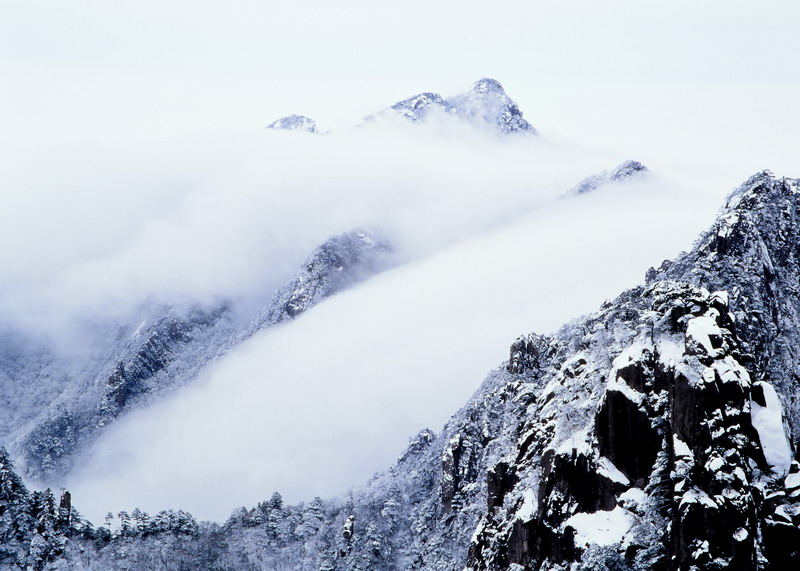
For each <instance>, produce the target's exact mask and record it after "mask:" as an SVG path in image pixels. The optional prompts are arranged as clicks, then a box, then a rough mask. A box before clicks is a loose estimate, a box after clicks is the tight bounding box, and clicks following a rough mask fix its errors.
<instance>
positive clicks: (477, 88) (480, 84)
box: [472, 77, 506, 95]
mask: <svg viewBox="0 0 800 571" xmlns="http://www.w3.org/2000/svg"><path fill="white" fill-rule="evenodd" d="M472 91H474V92H475V93H498V94H500V95H505V94H506V92H505V90H504V89H503V86H502V85H501V84H500V82H499V81H497V80H496V79H492V78H490V77H484V78H482V79H479V80H478V81H476V82H475V83H474V84H473V85H472Z"/></svg>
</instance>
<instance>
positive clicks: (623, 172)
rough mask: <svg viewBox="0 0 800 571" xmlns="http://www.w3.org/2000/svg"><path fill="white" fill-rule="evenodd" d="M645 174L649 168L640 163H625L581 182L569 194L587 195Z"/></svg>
mask: <svg viewBox="0 0 800 571" xmlns="http://www.w3.org/2000/svg"><path fill="white" fill-rule="evenodd" d="M644 172H647V167H646V166H644V165H643V164H642V163H640V162H639V161H625V162H624V163H622V164H621V165H619V166H617V167H616V168H614V169H612V170H610V171H603V172H601V173H599V174H595V175H592V176H590V177H587V178H585V179H583V180H582V181H581V182H579V183H578V184H576V185H575V186H574V187H572V188H571V189H570V190H569V191H568V192H567V194H568V195H574V194H585V193H587V192H592V191H594V190H597V189H598V188H600V187H601V186H603V185H606V184H609V183H613V182H619V181H621V180H625V179H628V178H631V177H633V176H636V175H639V174H642V173H644Z"/></svg>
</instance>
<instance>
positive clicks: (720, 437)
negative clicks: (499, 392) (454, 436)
mask: <svg viewBox="0 0 800 571" xmlns="http://www.w3.org/2000/svg"><path fill="white" fill-rule="evenodd" d="M798 213H800V196H798V181H786V180H776V179H774V178H773V177H771V176H770V175H769V174H768V173H760V174H759V175H757V176H755V177H753V178H752V179H751V180H749V181H748V182H747V183H745V185H743V186H742V187H741V188H740V189H739V190H738V191H737V192H736V193H735V194H734V195H733V196H732V197H731V199H730V200H729V202H728V205H727V208H726V210H725V211H724V212H723V214H722V216H721V217H720V219H719V220H718V221H717V223H716V224H715V225H714V227H713V228H712V229H711V231H709V232H708V233H706V234H705V235H704V236H703V237H701V239H700V241H699V242H698V245H697V247H696V248H695V249H694V250H693V251H692V252H691V253H690V254H687V255H684V256H683V257H682V258H680V259H679V260H677V261H676V262H674V263H668V264H664V265H663V266H662V269H661V270H659V271H656V270H653V271H651V272H649V274H648V286H647V287H646V288H643V289H637V290H632V291H630V292H626V294H623V296H621V297H620V298H618V299H617V300H615V301H614V302H613V303H611V304H607V305H606V306H605V307H604V309H603V310H602V311H601V312H600V313H599V314H597V315H594V316H590V317H588V318H586V319H585V320H582V321H581V322H577V323H575V324H572V325H571V326H568V327H565V328H564V329H563V330H562V331H561V332H559V334H558V335H556V336H555V337H554V338H553V340H552V341H551V346H556V347H558V349H557V350H556V355H557V357H556V358H555V359H551V360H550V362H551V363H554V365H555V366H553V367H552V368H551V369H550V370H547V369H546V368H545V369H542V368H541V365H539V367H538V368H535V369H534V368H531V369H530V370H527V371H526V369H527V367H528V365H527V363H531V364H532V363H534V362H535V360H532V359H528V360H526V355H527V354H528V353H531V354H538V352H536V351H530V350H529V349H528V343H527V342H526V340H525V339H520V340H517V342H515V343H514V345H512V349H511V357H512V358H511V360H510V362H509V371H511V372H514V373H516V374H517V375H518V376H521V377H523V378H527V379H528V381H527V382H528V383H530V385H531V386H535V387H536V388H535V389H534V394H535V395H536V399H535V401H533V402H532V403H531V404H530V405H529V406H528V409H527V411H526V412H525V414H524V415H523V417H522V419H521V420H520V425H519V434H520V437H519V439H518V441H517V444H516V446H515V449H514V450H512V454H513V455H514V457H515V460H514V462H512V463H511V464H510V466H509V465H506V464H502V465H500V467H501V470H500V471H502V472H507V471H508V470H509V469H513V471H514V473H515V478H514V481H515V482H516V483H515V484H513V485H512V488H511V489H510V490H504V494H503V496H504V500H503V502H502V505H500V503H499V502H498V500H497V499H496V498H495V499H492V500H491V501H489V502H488V503H487V512H486V515H485V516H484V518H483V520H482V522H481V524H480V526H479V533H477V534H476V537H475V540H474V541H473V542H472V545H471V547H470V557H469V565H468V567H469V568H471V569H495V568H507V567H509V566H512V565H515V564H516V565H520V566H521V567H522V568H524V569H555V568H559V569H561V568H566V567H567V566H569V565H571V564H578V565H582V566H583V567H579V568H585V569H592V568H603V567H601V565H604V566H606V567H608V568H621V569H626V568H628V569H665V570H666V569H670V570H671V569H680V570H690V569H737V570H738V569H786V568H793V567H795V566H797V565H798V564H800V559H798V557H799V555H798V553H799V552H798V549H797V547H796V545H797V542H798V540H800V502H798V499H800V494H798V493H797V485H798V483H800V478H798V477H797V476H794V475H793V472H792V471H793V470H795V471H800V467H797V466H798V465H797V463H796V462H793V456H794V454H795V453H794V452H793V450H797V437H796V434H797V410H796V407H794V406H793V404H794V402H796V399H797V398H798V392H799V391H800V386H799V385H798V377H797V376H796V375H795V373H794V370H795V368H796V367H797V364H796V362H794V361H793V360H791V357H790V353H789V352H788V351H787V347H789V346H792V345H794V344H795V343H796V342H797V341H798V340H800V339H798V338H797V337H796V335H797V334H796V333H795V331H797V330H799V329H798V326H800V322H798V320H797V311H798V306H800V300H799V299H798V298H797V296H796V295H794V296H792V295H791V293H790V292H793V291H795V288H796V287H797V284H798V283H800V282H798V269H800V268H798V265H797V263H796V258H795V254H796V250H797V247H798V246H797V244H798V243H800V226H798V225H797V223H796V222H797V216H798ZM704 284H705V285H708V286H710V288H715V289H717V288H719V291H716V292H715V293H709V290H708V289H706V288H705V287H703V285H704ZM767 316H769V317H768V318H767ZM767 319H769V321H767ZM765 321H766V323H765ZM765 326H766V327H765ZM780 326H782V327H780ZM765 329H766V330H765ZM784 422H786V423H787V424H788V426H787V428H789V430H787V431H786V432H787V433H786V434H785V433H784ZM497 472H498V469H497V468H490V469H489V470H488V477H489V480H490V481H493V480H495V479H496V478H497ZM792 494H794V495H792ZM581 562H582V563H581Z"/></svg>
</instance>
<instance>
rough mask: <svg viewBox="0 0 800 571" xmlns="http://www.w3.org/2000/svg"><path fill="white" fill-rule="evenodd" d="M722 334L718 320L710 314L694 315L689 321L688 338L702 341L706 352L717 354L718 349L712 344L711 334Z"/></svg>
mask: <svg viewBox="0 0 800 571" xmlns="http://www.w3.org/2000/svg"><path fill="white" fill-rule="evenodd" d="M709 313H712V312H709ZM721 334H722V331H721V330H720V328H719V326H718V325H717V322H716V321H715V320H714V318H713V317H711V316H710V315H701V316H699V317H694V318H692V319H690V320H689V323H688V324H687V325H686V338H687V339H694V340H695V341H697V342H698V343H700V345H702V346H703V348H704V349H705V350H706V352H707V353H708V354H709V355H712V356H713V355H715V354H716V352H717V350H716V349H715V348H714V346H713V345H712V344H711V339H710V336H711V335H716V336H720V335H721Z"/></svg>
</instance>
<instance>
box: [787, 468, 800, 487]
mask: <svg viewBox="0 0 800 571" xmlns="http://www.w3.org/2000/svg"><path fill="white" fill-rule="evenodd" d="M783 482H784V485H785V486H786V489H787V490H790V491H791V490H794V489H795V488H800V472H796V473H794V474H789V475H788V476H786V479H785V480H784V481H783Z"/></svg>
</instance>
